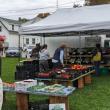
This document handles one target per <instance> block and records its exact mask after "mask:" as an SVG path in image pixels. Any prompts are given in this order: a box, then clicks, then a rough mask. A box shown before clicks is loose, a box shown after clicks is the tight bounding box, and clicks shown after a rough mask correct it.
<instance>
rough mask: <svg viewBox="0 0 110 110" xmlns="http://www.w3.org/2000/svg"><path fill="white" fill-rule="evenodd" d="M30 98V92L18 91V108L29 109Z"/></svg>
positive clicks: (20, 109) (21, 109)
mask: <svg viewBox="0 0 110 110" xmlns="http://www.w3.org/2000/svg"><path fill="white" fill-rule="evenodd" d="M28 100H29V95H28V94H25V93H16V104H17V110H28Z"/></svg>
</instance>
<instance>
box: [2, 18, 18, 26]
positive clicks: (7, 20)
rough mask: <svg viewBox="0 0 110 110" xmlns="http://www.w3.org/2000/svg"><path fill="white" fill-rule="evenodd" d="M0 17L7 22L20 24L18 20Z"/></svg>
mask: <svg viewBox="0 0 110 110" xmlns="http://www.w3.org/2000/svg"><path fill="white" fill-rule="evenodd" d="M0 19H2V20H4V21H6V22H8V23H9V24H20V22H19V21H18V20H12V19H8V18H3V17H0Z"/></svg>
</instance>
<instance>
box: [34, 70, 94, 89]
mask: <svg viewBox="0 0 110 110" xmlns="http://www.w3.org/2000/svg"><path fill="white" fill-rule="evenodd" d="M94 72H95V70H92V71H89V72H87V73H85V74H81V75H80V76H78V77H77V78H74V79H68V80H67V79H51V78H47V79H46V78H36V80H38V81H50V82H53V83H54V84H57V83H59V82H60V83H61V82H66V86H73V82H74V81H76V80H77V81H78V88H83V87H84V84H91V81H92V78H91V74H92V73H94Z"/></svg>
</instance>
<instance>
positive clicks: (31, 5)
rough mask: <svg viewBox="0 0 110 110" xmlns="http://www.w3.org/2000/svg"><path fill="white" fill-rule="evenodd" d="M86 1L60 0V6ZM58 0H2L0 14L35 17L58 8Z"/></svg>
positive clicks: (10, 16)
mask: <svg viewBox="0 0 110 110" xmlns="http://www.w3.org/2000/svg"><path fill="white" fill-rule="evenodd" d="M74 3H76V4H77V3H80V4H81V5H82V4H83V3H84V0H58V5H59V8H66V7H71V8H72V6H73V4H74ZM56 4H57V0H0V16H2V17H6V18H12V19H17V18H18V17H26V18H33V17H35V16H36V15H37V13H40V12H53V11H55V10H56Z"/></svg>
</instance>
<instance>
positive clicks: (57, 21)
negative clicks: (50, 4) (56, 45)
mask: <svg viewBox="0 0 110 110" xmlns="http://www.w3.org/2000/svg"><path fill="white" fill-rule="evenodd" d="M109 10H110V4H106V5H98V6H84V7H80V8H65V9H58V10H57V11H56V12H55V13H53V14H52V15H50V16H48V17H46V18H45V19H43V20H41V21H39V22H37V23H34V24H31V25H27V26H23V27H21V29H20V33H21V34H34V33H36V34H37V33H57V32H58V33H60V32H80V31H91V30H92V31H93V30H94V31H96V30H110V13H109Z"/></svg>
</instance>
